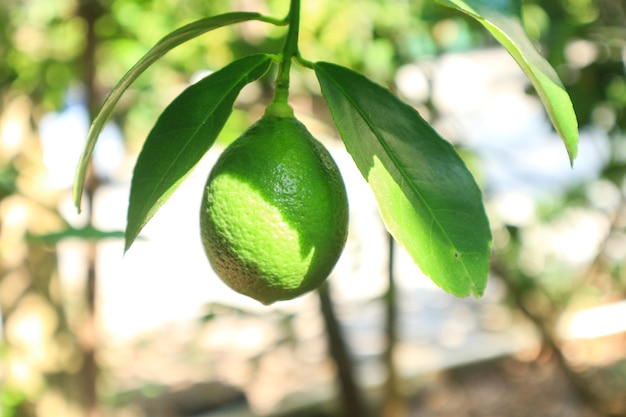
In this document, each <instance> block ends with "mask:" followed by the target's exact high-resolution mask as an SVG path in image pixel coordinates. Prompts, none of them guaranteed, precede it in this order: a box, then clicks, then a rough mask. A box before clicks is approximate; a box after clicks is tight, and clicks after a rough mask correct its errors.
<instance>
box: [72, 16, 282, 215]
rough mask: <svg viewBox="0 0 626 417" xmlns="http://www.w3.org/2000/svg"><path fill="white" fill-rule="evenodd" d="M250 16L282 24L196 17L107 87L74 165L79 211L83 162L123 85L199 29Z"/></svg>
mask: <svg viewBox="0 0 626 417" xmlns="http://www.w3.org/2000/svg"><path fill="white" fill-rule="evenodd" d="M250 20H260V21H264V22H268V23H273V24H283V23H284V22H282V21H278V20H275V19H272V18H270V17H267V16H263V15H261V14H259V13H248V12H236V13H226V14H222V15H219V16H213V17H209V18H205V19H200V20H197V21H195V22H192V23H190V24H188V25H185V26H183V27H181V28H179V29H176V30H175V31H173V32H171V33H169V34H168V35H166V36H165V37H163V38H162V39H161V40H160V41H159V42H157V43H156V44H155V45H154V46H153V47H152V49H150V50H149V51H148V52H147V53H146V55H144V56H143V58H141V59H140V60H139V61H138V62H137V63H136V64H135V65H134V66H133V67H132V68H131V69H130V70H129V71H128V72H127V73H126V74H125V75H124V76H123V77H122V78H121V79H120V81H119V82H118V83H117V85H116V86H115V87H114V88H113V90H111V93H109V96H108V97H107V99H106V100H105V102H104V104H103V105H102V108H101V109H100V111H99V112H98V115H97V116H96V117H95V119H94V120H93V123H92V125H91V128H90V129H89V133H88V135H87V143H86V145H85V148H84V149H83V153H82V155H81V158H80V161H79V163H78V168H77V171H76V179H75V180H74V190H73V196H74V204H75V205H76V207H77V208H78V210H79V211H80V200H81V196H82V193H83V187H84V183H85V175H86V172H87V166H88V165H89V161H90V160H91V155H92V154H93V150H94V148H95V146H96V142H97V140H98V136H99V135H100V132H101V131H102V129H103V128H104V125H105V124H106V122H107V121H108V120H109V119H110V118H111V114H112V113H113V109H114V108H115V105H116V104H117V102H118V101H119V100H120V98H121V97H122V95H123V94H124V92H125V91H126V89H128V87H129V86H130V85H131V84H132V83H133V81H135V80H136V79H137V78H138V77H139V76H140V75H141V74H142V73H143V72H144V71H145V70H146V69H148V68H149V67H150V66H151V65H152V64H154V63H155V62H156V61H157V60H158V59H159V58H161V57H162V56H163V55H165V54H166V53H168V52H169V51H171V50H172V49H174V48H175V47H177V46H179V45H181V44H183V43H185V42H187V41H188V40H190V39H193V38H195V37H197V36H199V35H202V34H203V33H206V32H209V31H211V30H214V29H218V28H221V27H224V26H228V25H232V24H234V23H239V22H245V21H250Z"/></svg>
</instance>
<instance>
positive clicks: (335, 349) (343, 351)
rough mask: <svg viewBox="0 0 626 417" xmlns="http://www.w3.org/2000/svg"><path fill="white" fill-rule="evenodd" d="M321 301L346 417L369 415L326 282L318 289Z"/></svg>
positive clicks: (364, 416)
mask: <svg viewBox="0 0 626 417" xmlns="http://www.w3.org/2000/svg"><path fill="white" fill-rule="evenodd" d="M317 294H318V296H319V301H320V310H321V312H322V317H323V318H324V324H325V326H326V336H327V337H328V350H329V353H330V356H331V358H332V360H333V362H334V363H335V366H336V368H337V376H338V378H339V384H340V388H341V399H340V400H341V405H342V408H343V415H344V416H345V417H357V416H358V417H367V416H368V414H369V413H368V411H367V407H366V405H365V401H364V399H363V395H362V394H361V391H360V389H359V387H358V386H357V384H356V383H355V381H354V366H353V365H352V358H351V357H350V353H349V352H348V347H347V345H346V341H345V339H344V337H343V334H342V331H341V327H340V325H339V321H338V320H337V316H336V315H335V310H334V308H333V303H332V300H331V298H330V289H329V285H328V283H327V282H324V283H323V284H322V285H321V286H320V288H319V289H318V290H317Z"/></svg>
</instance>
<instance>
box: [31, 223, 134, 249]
mask: <svg viewBox="0 0 626 417" xmlns="http://www.w3.org/2000/svg"><path fill="white" fill-rule="evenodd" d="M123 237H124V232H122V231H120V230H113V231H105V230H100V229H96V228H95V227H93V226H90V225H87V226H85V227H82V228H78V229H77V228H74V227H68V228H67V229H64V230H61V231H60V232H55V233H45V234H28V235H27V236H26V240H27V241H28V242H32V243H43V244H47V245H54V244H57V243H59V242H61V241H63V240H65V239H80V240H95V241H99V240H104V239H121V238H123Z"/></svg>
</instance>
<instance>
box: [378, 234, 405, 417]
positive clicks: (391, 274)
mask: <svg viewBox="0 0 626 417" xmlns="http://www.w3.org/2000/svg"><path fill="white" fill-rule="evenodd" d="M387 243H388V247H389V261H388V262H389V265H388V266H389V268H388V271H387V275H388V276H387V279H388V287H387V293H386V294H385V298H384V302H385V307H386V317H385V336H386V342H387V346H386V349H385V352H384V353H383V362H384V364H385V369H386V370H387V380H386V381H385V387H384V400H383V412H382V415H383V417H402V416H406V415H408V410H407V405H406V401H405V399H404V398H403V397H402V395H400V391H399V387H398V372H397V370H396V366H395V363H394V360H393V355H394V350H395V347H396V342H397V340H398V330H397V329H398V327H397V323H398V305H397V302H398V300H397V291H396V283H395V270H394V264H393V260H394V248H395V242H394V240H393V237H392V236H391V235H390V234H389V233H387Z"/></svg>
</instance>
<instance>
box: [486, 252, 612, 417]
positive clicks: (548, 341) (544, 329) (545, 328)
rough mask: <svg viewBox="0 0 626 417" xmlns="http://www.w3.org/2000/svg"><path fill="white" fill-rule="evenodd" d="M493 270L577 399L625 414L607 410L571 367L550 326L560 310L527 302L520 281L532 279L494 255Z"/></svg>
mask: <svg viewBox="0 0 626 417" xmlns="http://www.w3.org/2000/svg"><path fill="white" fill-rule="evenodd" d="M491 270H492V271H493V272H494V273H496V274H497V275H498V277H500V279H501V280H502V282H503V283H504V284H505V286H506V288H507V291H508V293H509V294H510V295H511V297H512V299H513V302H514V303H515V306H516V307H517V308H518V309H519V310H520V311H521V312H522V313H523V314H524V315H525V316H526V317H527V318H528V319H529V321H530V322H531V323H532V324H533V325H534V327H535V328H536V329H537V331H538V332H539V334H540V336H541V339H542V341H543V343H544V345H546V346H547V347H548V348H549V349H550V351H551V352H552V354H553V355H554V357H555V358H556V361H557V364H558V366H559V369H561V371H562V372H563V374H564V375H565V377H566V378H567V379H568V380H569V382H570V384H571V386H572V388H573V389H574V390H575V391H576V393H577V394H578V398H580V399H581V400H582V401H584V403H585V404H586V405H587V406H589V408H591V409H593V410H594V411H596V412H597V413H598V414H600V415H602V416H605V417H624V416H623V415H622V414H614V413H612V412H610V411H609V410H607V409H606V407H605V404H604V401H603V400H602V399H601V398H600V397H599V396H598V395H597V394H596V393H595V392H594V391H593V390H592V388H591V387H590V386H589V383H588V382H587V381H585V378H584V377H582V376H581V375H579V374H578V373H577V372H576V371H575V370H574V369H572V367H571V366H570V364H569V363H568V361H567V358H566V357H565V355H564V353H563V351H562V350H561V348H560V346H559V344H558V341H557V338H556V336H555V335H554V332H553V330H552V327H551V324H552V323H553V322H554V320H553V319H552V318H553V317H556V316H557V313H556V312H555V311H554V310H555V309H554V308H552V309H551V311H550V312H549V313H548V314H544V313H541V312H538V311H534V310H533V309H532V308H531V307H530V306H529V305H528V303H527V302H526V301H525V295H527V294H526V291H525V290H524V289H523V288H522V286H521V285H519V284H518V283H519V281H520V279H523V280H525V281H527V282H530V278H527V277H524V276H522V274H521V272H515V271H512V270H511V269H510V268H507V267H506V266H505V265H504V263H503V262H501V261H499V260H498V259H497V257H496V255H494V256H493V260H492V265H491ZM530 285H531V286H532V287H534V286H536V284H534V283H530ZM553 307H554V306H553Z"/></svg>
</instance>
